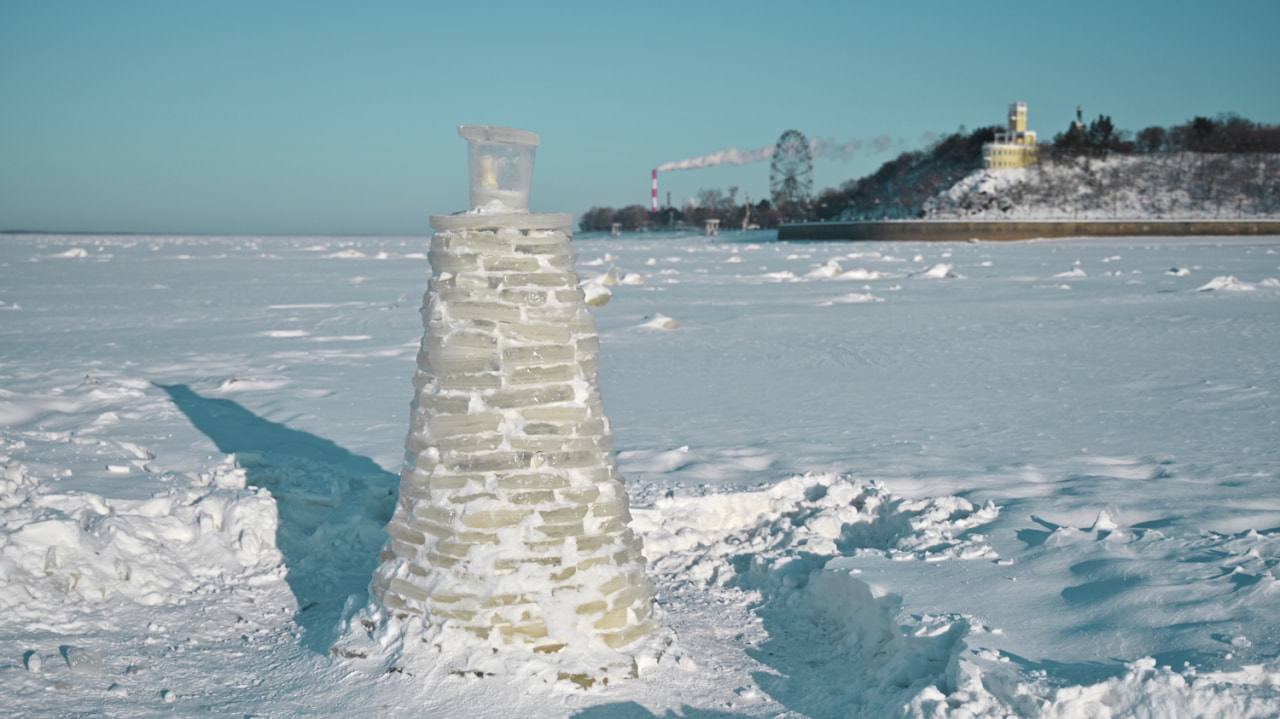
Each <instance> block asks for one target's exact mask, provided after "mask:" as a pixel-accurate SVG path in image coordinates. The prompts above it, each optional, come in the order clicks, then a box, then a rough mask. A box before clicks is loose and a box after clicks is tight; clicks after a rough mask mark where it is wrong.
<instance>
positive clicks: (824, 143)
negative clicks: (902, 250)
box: [657, 132, 938, 172]
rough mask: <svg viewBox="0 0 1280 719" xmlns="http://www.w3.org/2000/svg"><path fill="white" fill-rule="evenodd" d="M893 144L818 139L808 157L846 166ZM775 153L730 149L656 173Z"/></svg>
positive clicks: (884, 139)
mask: <svg viewBox="0 0 1280 719" xmlns="http://www.w3.org/2000/svg"><path fill="white" fill-rule="evenodd" d="M937 138H938V134H937V133H933V132H927V133H925V134H924V135H922V136H921V141H922V142H923V143H924V144H931V143H932V142H934V141H936V140H937ZM894 144H895V143H894V139H893V138H892V137H890V136H889V135H881V136H879V137H876V138H873V139H872V140H870V141H869V142H863V141H862V140H850V141H848V142H836V141H835V140H832V139H830V138H822V137H817V138H813V139H811V140H809V153H810V154H811V155H812V156H813V159H815V160H818V159H832V160H840V161H841V162H846V161H848V160H850V159H852V158H853V157H854V155H857V154H858V153H859V152H861V151H862V150H863V149H864V148H866V147H868V145H869V146H870V150H871V151H872V152H874V153H876V154H879V153H883V152H887V151H889V150H890V149H891V148H893V147H894ZM906 144H907V140H906V139H905V138H898V140H897V146H899V147H902V146H905V145H906ZM773 150H774V146H773V145H765V146H764V147H756V148H752V149H749V150H743V149H740V148H737V147H730V148H728V149H724V150H720V151H718V152H713V153H711V154H709V155H700V156H698V157H690V158H688V159H684V160H675V161H673V162H664V163H662V164H661V165H658V168H657V169H658V172H671V171H672V170H696V169H699V168H703V167H719V166H721V165H750V164H753V163H756V162H764V161H765V160H768V159H769V158H771V157H773Z"/></svg>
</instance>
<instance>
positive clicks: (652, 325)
mask: <svg viewBox="0 0 1280 719" xmlns="http://www.w3.org/2000/svg"><path fill="white" fill-rule="evenodd" d="M679 326H680V323H679V322H677V321H675V320H673V319H671V318H670V317H668V316H666V315H663V314H656V315H654V316H653V319H651V320H649V321H648V322H642V323H640V324H639V325H637V327H639V328H640V329H642V330H673V329H676V328H677V327H679Z"/></svg>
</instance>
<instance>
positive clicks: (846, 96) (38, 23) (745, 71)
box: [0, 0, 1280, 234]
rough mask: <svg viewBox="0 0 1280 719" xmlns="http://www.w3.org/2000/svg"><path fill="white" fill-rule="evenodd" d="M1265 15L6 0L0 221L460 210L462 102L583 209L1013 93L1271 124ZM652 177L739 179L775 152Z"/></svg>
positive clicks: (76, 225)
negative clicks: (526, 148)
mask: <svg viewBox="0 0 1280 719" xmlns="http://www.w3.org/2000/svg"><path fill="white" fill-rule="evenodd" d="M1276 28H1280V2H1275V0H1266V1H1262V2H1221V3H1210V2H1168V1H1159V2H1157V1H1151V2H1105V3H1102V2H1072V3H1039V2H1027V3H1011V2H998V1H997V2H983V3H954V2H899V3H893V4H892V5H891V4H889V3H883V4H874V5H873V4H870V3H851V2H831V3H817V2H815V3H803V4H802V3H782V2H772V3H754V2H735V3H693V2H673V3H665V2H641V3H637V2H628V3H617V4H612V3H604V2H581V3H579V2H567V3H510V4H502V3H492V4H485V3H448V4H446V3H432V2H405V3H396V2H378V3H367V4H361V3H355V2H350V3H329V2H296V3H294V2H284V1H279V2H206V3H197V2H159V1H157V2H126V1H123V0H120V1H113V2H70V1H67V2H42V1H32V2H14V1H12V0H0V228H29V229H48V230H53V229H61V230H83V231H92V230H101V231H135V232H196V233H264V234H265V233H358V234H376V233H395V234H419V233H425V232H427V224H426V216H427V215H428V214H432V213H446V212H451V211H455V210H459V209H464V208H465V206H466V204H467V191H466V159H465V143H464V142H463V141H462V140H461V139H460V138H458V137H457V134H456V132H455V126H456V125H458V124H460V123H476V124H496V125H512V126H517V127H523V128H527V129H531V130H534V131H536V132H538V133H539V134H541V136H542V147H541V148H539V152H538V159H537V172H536V176H535V185H534V193H533V209H534V210H539V211H570V212H575V213H578V212H581V211H582V210H584V209H586V208H587V207H589V206H590V205H593V204H613V205H621V204H629V203H647V201H648V188H649V177H648V174H649V170H650V168H652V167H654V166H655V165H657V164H659V163H661V162H664V161H668V160H678V159H682V158H685V157H690V156H695V155H700V154H704V153H708V152H712V151H715V150H719V149H723V148H726V147H730V146H738V147H744V148H746V147H757V146H760V145H765V144H768V143H771V142H773V141H774V140H775V139H776V138H777V137H778V135H779V134H780V133H781V132H782V131H783V130H785V129H787V128H792V127H794V128H797V129H799V130H801V131H803V132H805V133H806V134H808V135H810V136H820V137H830V138H833V139H838V140H849V139H869V138H873V137H876V136H880V135H890V136H892V137H894V138H902V140H903V141H905V143H906V145H907V146H913V145H916V144H918V143H919V141H920V138H921V137H922V136H924V135H925V133H929V132H948V131H952V130H955V129H956V128H957V127H958V126H960V125H966V126H968V127H970V128H972V127H976V126H979V125H984V124H995V123H998V122H1001V120H1002V118H1003V115H1004V110H1005V106H1006V104H1007V103H1008V102H1010V101H1012V100H1018V99H1021V100H1026V101H1027V102H1028V103H1030V111H1031V125H1032V128H1033V129H1036V130H1039V131H1040V133H1041V135H1042V137H1045V138H1049V137H1052V135H1053V134H1054V133H1055V132H1057V131H1059V130H1061V129H1062V128H1063V127H1065V126H1066V124H1067V123H1068V121H1069V120H1070V119H1071V117H1072V114H1073V113H1074V109H1075V106H1076V104H1077V103H1080V104H1083V105H1084V107H1085V111H1086V115H1088V116H1089V117H1092V116H1094V115H1096V114H1098V113H1106V114H1109V115H1111V116H1112V117H1113V118H1114V119H1115V121H1116V123H1117V124H1118V125H1119V126H1120V127H1123V128H1128V129H1138V128H1141V127H1143V126H1145V125H1149V124H1170V123H1175V122H1181V121H1183V120H1185V119H1187V118H1189V117H1191V116H1193V115H1196V114H1210V115H1212V114H1217V113H1219V112H1226V111H1232V112H1238V113H1240V114H1243V115H1245V116H1247V117H1250V118H1252V119H1255V120H1261V121H1267V122H1280V89H1277V88H1280V84H1278V83H1277V81H1276V77H1280V42H1277V40H1276ZM890 156H891V153H880V154H876V153H873V152H867V153H863V154H860V155H859V156H857V157H855V158H854V159H852V160H850V161H847V162H838V161H820V162H818V163H817V165H816V168H815V175H816V184H817V185H818V186H820V187H821V186H827V185H835V184H838V183H839V182H841V181H843V180H846V179H849V178H851V177H855V176H858V175H861V174H864V173H866V172H868V171H870V170H873V169H874V168H875V167H876V166H877V165H878V164H879V163H880V162H883V161H884V160H886V159H888V158H889V157H890ZM662 182H663V190H664V194H665V191H666V190H670V191H671V192H672V195H673V198H674V199H675V200H677V201H680V200H682V199H683V198H685V197H687V196H689V195H691V194H693V193H694V192H695V191H696V190H697V189H699V188H701V187H726V186H728V185H738V186H740V187H742V188H743V189H744V190H745V191H747V192H750V193H751V194H752V195H753V196H755V197H759V196H761V195H762V194H763V193H764V192H765V191H766V190H767V185H768V164H767V163H762V164H757V165H751V166H745V167H735V168H714V169H707V170H692V171H684V172H672V173H665V174H664V175H663V176H662Z"/></svg>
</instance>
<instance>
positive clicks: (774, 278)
mask: <svg viewBox="0 0 1280 719" xmlns="http://www.w3.org/2000/svg"><path fill="white" fill-rule="evenodd" d="M760 279H762V280H768V281H769V282H800V281H801V280H800V278H799V277H796V273H794V272H792V271H790V270H782V271H781V272H766V273H764V274H763V275H760Z"/></svg>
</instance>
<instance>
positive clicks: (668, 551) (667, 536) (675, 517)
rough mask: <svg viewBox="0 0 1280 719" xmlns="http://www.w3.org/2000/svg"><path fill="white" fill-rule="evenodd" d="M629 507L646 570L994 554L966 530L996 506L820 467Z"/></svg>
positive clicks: (717, 573) (688, 573)
mask: <svg viewBox="0 0 1280 719" xmlns="http://www.w3.org/2000/svg"><path fill="white" fill-rule="evenodd" d="M632 514H633V516H634V517H635V519H634V524H633V525H632V526H633V528H634V529H635V530H636V531H637V532H639V533H640V534H641V535H642V536H643V537H644V553H645V556H646V557H647V558H648V559H649V562H650V566H651V567H652V569H653V571H654V572H655V573H657V574H662V575H667V576H669V577H674V578H680V579H681V580H682V581H688V580H696V581H700V582H704V583H711V584H724V583H726V582H728V581H729V580H731V579H733V578H734V576H735V574H736V573H737V572H738V568H739V567H741V568H744V569H745V568H747V567H753V568H755V569H757V570H761V569H767V568H768V567H769V566H771V565H773V564H775V563H777V562H778V561H780V560H782V559H783V558H793V557H796V556H799V555H801V554H804V555H806V556H809V557H828V558H830V557H837V556H856V555H859V554H861V553H863V552H870V553H872V554H878V555H885V556H888V557H891V558H893V559H900V560H911V559H919V560H929V561H933V560H938V559H949V558H950V559H954V558H959V559H970V558H980V557H994V556H995V551H994V550H993V549H992V548H991V546H990V545H988V544H987V542H986V537H985V536H984V535H982V534H978V533H972V532H971V531H970V530H972V529H973V528H975V527H978V526H981V525H984V524H987V523H989V522H991V521H992V520H994V519H995V518H996V516H997V515H998V514H999V509H998V508H997V507H996V506H995V504H993V503H990V502H988V503H987V504H985V505H983V506H981V507H978V506H975V505H974V504H972V503H971V502H969V501H968V500H966V499H963V498H960V497H937V498H929V499H920V500H909V499H904V498H900V497H895V496H893V495H892V494H890V493H889V492H887V491H886V490H885V489H884V488H883V486H881V485H880V484H878V483H875V482H866V483H864V482H856V481H854V480H852V479H850V478H848V477H844V476H840V475H836V474H822V475H804V476H797V477H792V478H790V479H787V480H784V481H782V482H779V483H778V484H777V485H774V486H773V487H770V488H769V489H765V490H762V491H759V492H736V493H728V494H711V495H707V496H703V497H694V498H690V497H667V498H663V499H659V500H658V501H657V502H656V503H655V505H654V508H653V509H636V510H633V511H632ZM695 547H696V548H698V551H696V552H690V551H689V550H691V549H694V548H695ZM735 557H738V558H742V559H745V560H748V562H747V563H746V564H743V563H742V562H735V561H733V559H734V558H735Z"/></svg>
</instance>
